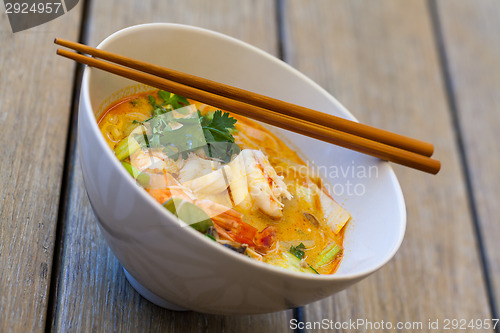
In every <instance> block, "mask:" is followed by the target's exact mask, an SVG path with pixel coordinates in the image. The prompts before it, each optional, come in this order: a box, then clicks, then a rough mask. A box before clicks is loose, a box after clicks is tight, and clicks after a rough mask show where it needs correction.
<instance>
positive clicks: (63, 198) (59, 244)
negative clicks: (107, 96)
mask: <svg viewBox="0 0 500 333" xmlns="http://www.w3.org/2000/svg"><path fill="white" fill-rule="evenodd" d="M91 1H92V0H83V1H82V2H83V4H82V6H83V7H82V13H81V17H80V28H79V35H78V42H80V43H86V41H87V39H88V38H87V36H88V27H87V22H88V17H89V13H90V3H91ZM54 56H55V51H54ZM83 70H84V66H83V65H82V64H76V66H75V72H74V74H73V91H72V95H71V110H70V113H69V114H70V118H69V123H68V129H67V132H66V133H67V134H66V147H65V152H64V164H63V172H62V180H61V190H60V196H59V207H58V212H57V222H56V235H55V241H54V253H53V257H52V269H51V273H50V285H49V292H48V301H47V312H46V316H45V332H51V331H52V328H53V327H54V324H55V322H54V319H55V318H56V316H55V314H56V313H57V310H58V305H59V302H58V300H59V276H60V274H59V273H60V270H61V264H62V252H63V248H64V246H65V244H64V237H63V236H64V231H65V223H64V221H65V220H66V216H67V203H68V199H69V198H68V193H70V189H71V186H72V179H71V170H73V168H74V167H73V166H74V161H75V159H74V157H75V151H76V133H77V123H78V121H77V120H78V103H79V99H80V98H79V97H80V87H81V82H82V76H83Z"/></svg>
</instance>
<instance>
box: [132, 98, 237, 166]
mask: <svg viewBox="0 0 500 333" xmlns="http://www.w3.org/2000/svg"><path fill="white" fill-rule="evenodd" d="M158 96H159V97H160V98H161V99H162V100H163V103H161V104H158V103H157V101H156V99H155V98H154V97H153V96H151V95H149V96H148V100H149V103H150V104H151V106H153V111H152V113H151V118H149V119H146V120H145V121H143V122H137V121H134V123H139V124H143V125H144V124H145V123H148V124H149V128H150V129H151V130H150V133H149V134H148V135H144V137H143V138H141V139H140V140H139V138H136V140H137V141H139V142H142V143H143V144H145V147H143V148H163V151H164V152H165V153H166V154H167V155H168V156H169V157H171V158H174V159H177V158H178V157H179V155H180V156H182V158H184V159H185V158H187V157H188V153H189V152H191V151H194V150H196V149H199V148H203V149H204V150H205V153H206V154H207V155H208V156H209V157H212V158H215V159H218V160H221V161H223V162H225V163H227V162H229V161H230V160H231V157H232V156H233V155H235V154H238V153H239V152H240V148H239V147H238V145H236V144H235V143H234V137H233V135H232V133H234V131H235V128H234V124H235V123H236V119H234V118H232V117H230V116H229V113H227V112H224V113H223V112H222V111H220V110H217V111H215V112H212V113H209V114H207V115H205V116H202V115H201V113H200V112H199V111H198V112H197V113H196V114H192V115H190V116H188V117H185V118H174V115H173V113H172V112H171V111H173V110H176V112H179V113H181V114H187V111H188V110H187V109H184V108H183V107H185V106H187V105H188V104H189V101H188V100H187V99H186V98H185V97H181V96H178V95H175V94H172V93H169V92H166V91H163V90H160V91H159V92H158ZM179 125H182V126H179Z"/></svg>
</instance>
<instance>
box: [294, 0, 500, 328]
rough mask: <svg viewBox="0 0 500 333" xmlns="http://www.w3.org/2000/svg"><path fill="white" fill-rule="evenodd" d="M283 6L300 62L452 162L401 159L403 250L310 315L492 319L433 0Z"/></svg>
mask: <svg viewBox="0 0 500 333" xmlns="http://www.w3.org/2000/svg"><path fill="white" fill-rule="evenodd" d="M450 3H451V2H450ZM471 6H472V5H471ZM284 9H285V31H286V36H287V39H286V41H285V59H287V60H288V61H289V62H290V63H291V64H292V66H294V67H296V68H298V69H299V70H301V71H303V72H304V73H305V74H306V75H309V76H311V77H312V78H313V79H314V80H316V81H317V82H318V83H319V84H320V85H322V86H323V87H326V88H327V89H328V90H329V91H330V92H331V93H332V94H333V95H334V96H336V97H337V98H338V99H339V100H340V101H341V102H342V103H344V105H345V106H346V107H347V108H348V109H350V110H351V111H352V112H353V113H354V115H355V116H357V117H358V118H359V119H360V121H362V122H366V123H368V124H371V125H374V126H377V127H381V128H384V129H388V130H391V131H395V132H401V133H405V134H407V135H409V136H413V137H416V138H422V139H425V140H429V141H430V142H433V143H434V144H435V146H436V153H435V157H436V158H438V159H440V160H441V161H442V163H443V168H442V170H441V172H440V173H439V174H438V175H437V176H429V175H426V174H423V173H419V172H415V171H413V170H409V169H403V168H401V167H397V166H396V167H395V170H396V172H397V175H398V177H399V179H400V182H401V186H402V188H403V192H404V195H405V199H406V204H407V211H408V226H407V231H406V237H405V241H404V242H403V244H402V246H401V249H400V250H399V252H398V253H397V255H396V256H395V258H394V259H393V260H392V261H391V262H390V263H389V264H388V265H387V266H385V267H384V268H383V269H381V270H380V271H379V272H377V273H375V274H374V275H373V276H371V277H370V278H368V279H366V280H364V281H362V282H361V283H359V284H357V285H356V286H354V287H352V288H350V289H348V290H347V291H345V292H342V293H340V294H338V295H335V296H333V297H331V298H329V299H326V300H324V301H320V302H317V303H314V304H311V305H309V306H307V307H305V309H306V310H305V317H306V319H307V320H321V319H323V318H328V319H332V320H334V321H341V322H342V321H348V320H349V319H352V320H356V319H358V318H359V319H367V320H370V321H381V320H385V321H390V322H392V323H396V322H398V321H418V322H422V323H424V325H426V324H427V322H428V320H429V319H431V320H435V319H439V320H440V321H441V323H442V322H443V320H444V319H445V318H465V319H468V320H470V319H476V318H490V316H491V313H490V308H489V306H488V299H487V289H486V286H485V283H484V276H483V268H482V265H481V262H480V256H479V254H478V252H477V243H476V235H475V231H474V226H473V219H472V217H471V211H470V210H469V208H468V201H467V193H466V186H465V181H464V177H463V170H462V166H461V163H460V155H459V154H460V152H459V149H458V147H457V143H456V141H455V133H454V131H455V130H456V129H454V127H453V121H452V116H451V110H450V108H449V105H448V103H447V96H446V89H445V85H444V82H443V78H442V73H441V70H440V63H439V56H438V52H437V48H436V43H435V39H434V35H433V29H432V24H431V19H430V14H429V8H428V4H427V2H426V1H421V0H409V1H404V2H403V1H397V0H377V1H357V0H355V1H351V0H349V1H348V0H345V1H343V0H339V1H329V0H327V1H303V0H290V1H286V3H285V8H284ZM443 12H445V11H444V10H443ZM448 14H449V13H446V15H448ZM449 15H453V14H449ZM458 21H459V20H458V19H457V22H458ZM306 22H321V24H306ZM457 24H458V23H457ZM471 39H472V38H471ZM455 45H457V47H458V46H459V45H460V43H456V44H455ZM492 59H494V58H492ZM477 128H478V129H479V128H480V127H479V126H478V127H477ZM491 142H492V144H493V142H494V140H492V141H491ZM476 144H478V142H476ZM497 160H498V159H497ZM475 161H477V159H475ZM497 163H498V162H497ZM485 179H486V178H485ZM490 193H491V192H490ZM497 221H498V219H497ZM346 331H349V330H346ZM360 331H370V330H366V329H361V330H360ZM381 331H384V330H381ZM387 331H388V330H387Z"/></svg>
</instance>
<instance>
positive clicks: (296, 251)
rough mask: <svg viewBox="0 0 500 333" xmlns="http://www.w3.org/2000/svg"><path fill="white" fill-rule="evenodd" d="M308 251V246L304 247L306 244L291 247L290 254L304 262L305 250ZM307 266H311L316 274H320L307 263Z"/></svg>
mask: <svg viewBox="0 0 500 333" xmlns="http://www.w3.org/2000/svg"><path fill="white" fill-rule="evenodd" d="M305 249H306V246H305V245H304V243H300V244H299V245H297V246H293V245H292V246H290V250H289V251H288V252H290V253H291V254H293V255H294V256H295V257H297V258H298V259H300V260H302V259H304V256H305V255H306V253H305V251H304V250H305ZM306 264H307V266H309V268H310V269H311V270H312V271H313V272H314V273H316V274H319V273H318V271H317V270H315V269H314V267H312V266H311V265H309V263H307V262H306Z"/></svg>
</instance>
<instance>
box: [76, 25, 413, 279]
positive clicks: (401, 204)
mask: <svg viewBox="0 0 500 333" xmlns="http://www.w3.org/2000/svg"><path fill="white" fill-rule="evenodd" d="M150 28H166V29H170V28H174V29H181V30H189V31H191V32H196V33H200V34H205V35H206V36H207V37H217V38H222V39H225V40H227V41H229V42H231V43H235V44H238V45H239V46H240V47H244V48H246V49H248V50H249V51H251V52H255V53H258V54H259V55H261V56H263V57H265V58H267V60H270V61H272V62H273V63H274V64H275V65H276V66H281V67H283V68H284V69H286V70H287V71H291V72H292V73H293V74H295V75H297V76H298V77H299V78H300V79H302V80H304V81H305V82H306V83H307V84H309V85H311V86H312V88H314V89H315V90H317V91H318V92H320V93H321V94H322V95H324V97H326V98H327V99H328V100H329V101H330V102H331V103H332V104H333V105H334V106H335V107H336V108H337V109H338V110H339V111H340V112H341V113H343V116H345V117H346V118H348V119H349V118H350V119H351V120H354V121H358V120H357V119H356V118H355V117H354V115H352V113H351V112H350V111H348V110H347V109H346V108H345V107H344V106H343V105H342V104H341V103H340V102H339V101H338V100H337V99H336V98H335V97H333V96H332V95H331V94H330V93H328V92H327V91H326V90H325V89H324V88H322V87H321V86H320V85H319V84H318V83H316V82H314V81H313V80H312V79H311V78H309V77H308V76H306V75H305V74H303V73H302V72H300V71H299V70H297V69H295V68H293V67H292V66H291V65H289V64H287V63H286V62H284V61H282V60H280V59H278V58H276V57H274V56H273V55H271V54H269V53H267V52H266V51H264V50H262V49H260V48H258V47H256V46H253V45H251V44H248V43H246V42H243V41H241V40H239V39H237V38H234V37H231V36H228V35H225V34H223V33H220V32H216V31H213V30H209V29H206V28H202V27H198V26H194V25H185V24H179V23H144V24H138V25H134V26H129V27H126V28H123V29H120V30H118V31H116V32H114V33H112V34H111V35H109V36H108V37H106V38H105V39H104V40H103V41H101V42H100V43H99V45H98V46H97V48H104V47H106V45H107V44H108V43H109V42H110V41H111V40H113V39H115V38H117V37H124V36H126V35H127V34H129V33H132V32H135V31H137V30H141V29H150ZM93 70H95V69H92V68H91V67H89V66H86V67H85V70H84V73H83V76H82V84H81V98H80V103H83V105H84V108H83V110H82V108H81V107H80V108H79V112H82V111H84V112H85V113H86V114H85V115H86V116H87V117H89V118H90V120H91V121H90V123H91V129H92V132H93V134H94V135H96V136H97V140H98V142H99V143H100V145H101V146H102V148H104V149H103V150H104V151H105V154H107V155H108V157H111V161H112V163H114V164H115V167H116V169H118V170H119V172H120V173H121V175H122V177H123V178H125V179H126V181H127V182H129V184H133V185H134V186H135V187H136V188H137V190H138V191H137V192H138V193H140V194H139V195H140V196H142V198H143V199H145V200H146V201H148V202H149V203H150V205H151V206H152V207H154V208H153V209H155V210H156V211H159V212H160V215H161V214H163V216H165V217H166V218H168V219H169V220H172V221H175V219H176V218H175V216H174V215H173V214H172V213H171V212H170V211H168V210H166V209H163V208H162V206H161V205H160V204H158V202H157V201H156V200H154V199H153V198H152V197H151V196H150V195H149V194H148V193H147V192H146V191H144V190H143V189H142V188H140V187H139V186H138V185H137V184H136V182H135V181H133V180H132V177H130V175H129V174H128V173H127V171H126V170H125V169H124V168H123V167H121V165H119V161H118V159H116V158H115V156H114V155H113V154H112V152H111V150H110V149H109V147H108V145H107V143H106V142H105V140H104V137H103V136H102V134H101V132H100V130H99V127H98V125H97V121H96V117H95V114H94V113H93V111H94V110H93V108H92V104H91V102H90V92H89V83H90V75H91V73H92V71H93ZM79 133H80V131H79ZM304 155H305V156H306V157H307V154H304ZM380 163H384V164H388V165H387V167H388V168H387V173H388V177H389V180H390V183H391V185H392V187H393V189H394V191H395V194H396V196H397V205H398V208H399V211H401V214H400V217H399V225H400V226H401V228H400V232H399V235H398V236H397V242H396V243H395V245H394V247H393V249H392V251H391V252H390V253H389V254H388V255H387V257H386V258H384V260H382V261H381V262H379V263H378V264H376V265H374V266H373V267H370V268H369V269H365V270H363V271H361V272H357V273H334V274H319V275H318V274H308V273H303V272H295V271H291V270H287V269H285V268H281V267H277V266H274V265H271V264H267V263H264V262H260V261H257V260H254V259H251V258H247V257H246V256H242V255H241V254H238V253H235V252H234V251H231V250H229V249H225V248H224V247H223V246H220V245H219V244H214V242H213V241H212V240H210V239H208V238H207V237H204V236H203V235H202V234H201V233H199V232H198V231H196V230H194V229H192V228H186V227H185V226H184V227H181V228H182V229H184V230H187V232H188V233H191V235H193V237H197V238H198V241H201V242H205V244H210V245H209V246H212V247H213V248H214V249H217V250H216V251H219V252H220V254H221V255H229V256H232V257H233V259H236V260H240V261H241V262H242V263H246V264H249V265H253V266H254V268H255V269H257V270H259V271H265V272H267V273H271V274H274V275H278V276H282V277H283V278H294V279H299V280H306V281H310V280H312V281H314V282H320V281H323V282H345V281H353V280H358V279H361V278H363V277H366V276H368V275H370V274H372V273H374V272H376V271H377V270H379V269H380V268H382V267H383V266H384V265H385V264H387V263H388V262H389V261H390V260H391V259H392V258H393V257H394V255H395V254H396V252H397V251H398V250H399V248H400V246H401V244H402V242H403V239H404V235H405V231H406V219H407V214H406V205H405V201H404V197H403V192H402V190H401V186H400V184H399V181H398V180H397V177H396V174H395V173H394V170H393V168H392V166H391V165H389V163H388V162H386V161H380ZM99 223H100V222H99Z"/></svg>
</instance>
